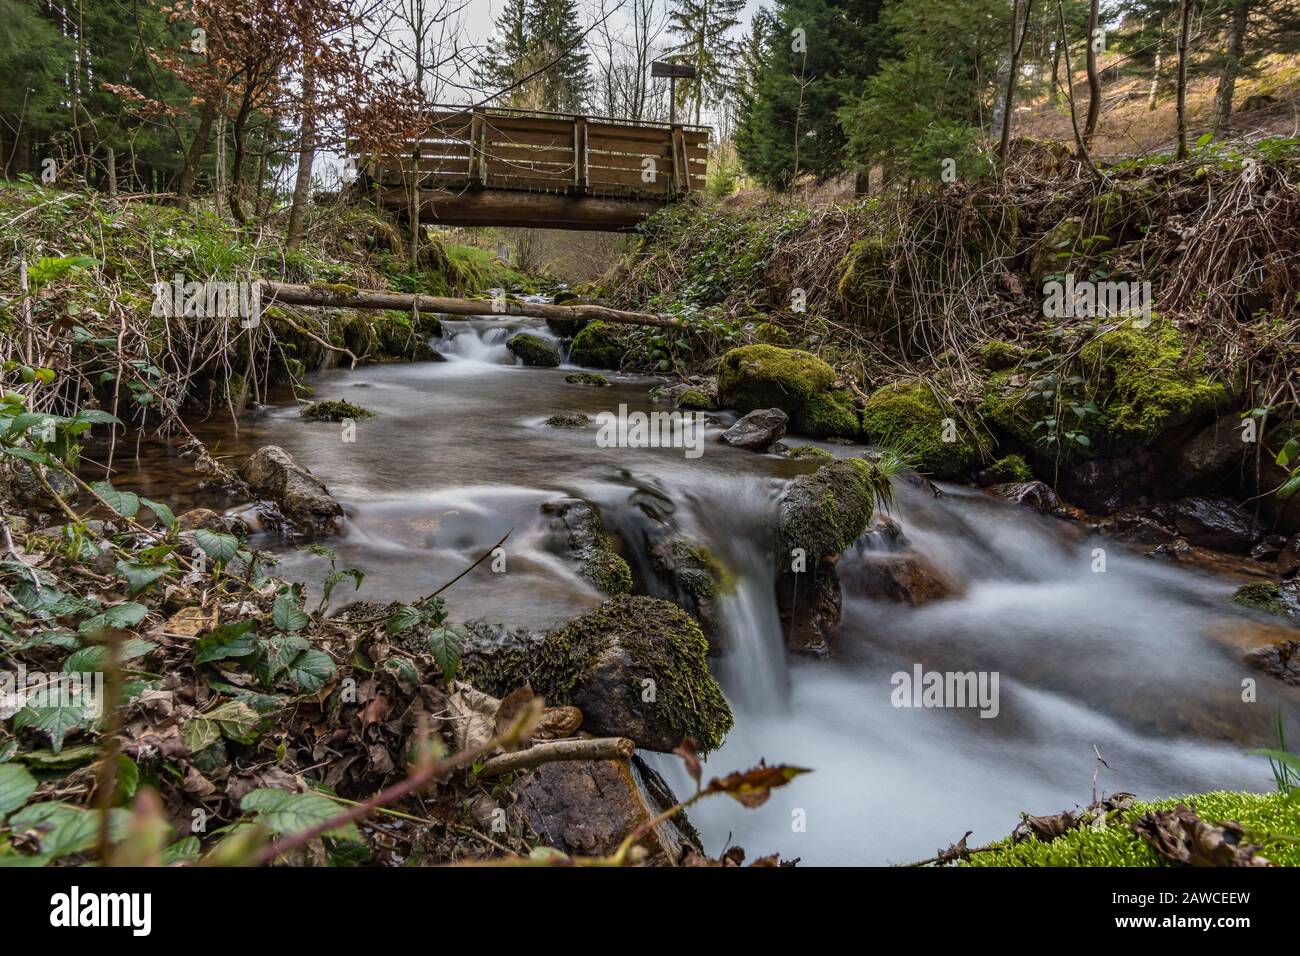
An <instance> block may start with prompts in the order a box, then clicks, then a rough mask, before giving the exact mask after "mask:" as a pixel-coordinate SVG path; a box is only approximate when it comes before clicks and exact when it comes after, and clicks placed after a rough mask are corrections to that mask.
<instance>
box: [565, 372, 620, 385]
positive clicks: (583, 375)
mask: <svg viewBox="0 0 1300 956" xmlns="http://www.w3.org/2000/svg"><path fill="white" fill-rule="evenodd" d="M564 380H565V381H566V382H568V383H569V384H570V385H590V386H592V387H594V388H609V379H607V378H606V377H605V376H603V375H601V374H600V373H599V372H573V373H571V374H569V375H566V376H564Z"/></svg>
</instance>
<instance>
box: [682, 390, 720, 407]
mask: <svg viewBox="0 0 1300 956" xmlns="http://www.w3.org/2000/svg"><path fill="white" fill-rule="evenodd" d="M677 407H678V408H686V409H690V410H692V411H699V412H712V411H715V410H716V409H717V407H718V396H717V395H716V394H715V393H714V392H710V391H709V390H708V389H704V388H688V389H686V390H685V391H684V392H682V394H681V395H680V396H678V398H677Z"/></svg>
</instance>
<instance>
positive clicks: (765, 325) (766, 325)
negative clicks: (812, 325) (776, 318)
mask: <svg viewBox="0 0 1300 956" xmlns="http://www.w3.org/2000/svg"><path fill="white" fill-rule="evenodd" d="M754 338H756V339H758V341H759V342H762V343H763V344H764V345H782V346H785V345H789V344H790V341H791V340H790V333H789V332H787V331H786V330H785V329H783V328H781V326H779V325H775V324H773V323H771V322H760V323H758V325H757V326H756V327H755V328H754Z"/></svg>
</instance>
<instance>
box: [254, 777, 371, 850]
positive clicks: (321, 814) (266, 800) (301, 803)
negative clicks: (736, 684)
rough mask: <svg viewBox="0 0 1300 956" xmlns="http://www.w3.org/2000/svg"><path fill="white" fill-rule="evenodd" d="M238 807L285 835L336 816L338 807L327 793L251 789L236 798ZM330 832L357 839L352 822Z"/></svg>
mask: <svg viewBox="0 0 1300 956" xmlns="http://www.w3.org/2000/svg"><path fill="white" fill-rule="evenodd" d="M239 808H240V809H241V810H244V811H245V812H247V813H252V814H255V815H256V822H258V823H260V824H262V826H264V827H266V828H267V829H268V830H271V831H272V832H273V833H275V834H277V835H278V836H288V835H290V834H293V833H298V832H299V831H301V830H307V829H310V828H312V827H315V826H319V825H320V824H322V823H324V822H325V821H327V820H329V819H331V818H333V817H336V816H338V815H339V813H340V812H341V808H340V807H339V805H338V804H337V803H335V802H334V801H333V800H330V799H329V798H328V797H322V796H320V795H319V794H315V793H290V792H289V791H287V790H268V789H263V790H253V791H250V792H249V793H246V794H245V795H244V799H243V800H241V801H239ZM328 832H329V834H330V835H331V836H337V837H341V838H343V839H346V840H360V839H361V834H360V833H359V832H358V831H357V828H356V825H355V824H352V823H348V824H346V825H344V826H341V827H335V828H334V829H332V830H330V831H328Z"/></svg>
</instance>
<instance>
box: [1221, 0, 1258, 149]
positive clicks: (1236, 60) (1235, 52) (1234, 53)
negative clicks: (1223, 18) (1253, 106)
mask: <svg viewBox="0 0 1300 956" xmlns="http://www.w3.org/2000/svg"><path fill="white" fill-rule="evenodd" d="M1249 20H1250V0H1237V3H1236V5H1235V6H1234V7H1233V8H1232V19H1231V20H1230V21H1229V23H1228V43H1227V49H1226V50H1225V52H1224V58H1223V69H1222V70H1221V71H1220V72H1219V85H1218V88H1217V89H1215V91H1214V128H1215V129H1216V130H1220V131H1222V130H1226V129H1227V128H1228V119H1229V118H1230V117H1231V116H1232V95H1233V93H1234V92H1235V90H1236V88H1237V77H1238V76H1240V75H1241V58H1242V55H1243V54H1244V53H1245V52H1246V25H1247V22H1248V21H1249Z"/></svg>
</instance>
